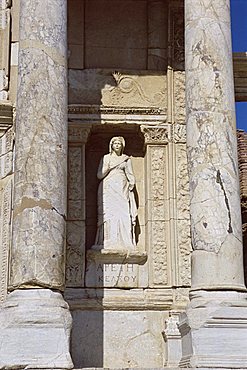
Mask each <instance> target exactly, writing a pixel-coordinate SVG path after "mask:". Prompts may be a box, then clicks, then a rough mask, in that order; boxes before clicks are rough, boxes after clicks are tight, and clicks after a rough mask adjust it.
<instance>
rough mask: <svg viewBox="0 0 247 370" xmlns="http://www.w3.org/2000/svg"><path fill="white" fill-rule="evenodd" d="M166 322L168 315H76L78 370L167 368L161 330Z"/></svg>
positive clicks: (74, 335) (74, 345) (74, 339)
mask: <svg viewBox="0 0 247 370" xmlns="http://www.w3.org/2000/svg"><path fill="white" fill-rule="evenodd" d="M165 318H166V313H165V312H152V311H146V312H142V311H136V312H121V311H118V312H114V311H105V312H104V313H103V312H100V311H98V312H97V311H95V312H92V311H74V312H73V323H74V326H73V329H72V348H73V349H72V357H73V361H74V364H75V367H83V368H84V367H85V368H87V367H92V366H93V367H102V366H103V367H105V368H110V367H112V364H113V363H114V366H115V367H118V368H126V367H128V366H130V367H132V368H135V367H141V368H152V367H156V368H157V367H161V366H163V363H164V359H163V355H162V353H163V346H164V340H163V337H162V334H161V330H160V329H161V328H162V326H163V323H164V320H165ZM123 343H124V345H123ZM96 348H97V349H98V350H97V351H95V349H96ZM150 349H151V351H150Z"/></svg>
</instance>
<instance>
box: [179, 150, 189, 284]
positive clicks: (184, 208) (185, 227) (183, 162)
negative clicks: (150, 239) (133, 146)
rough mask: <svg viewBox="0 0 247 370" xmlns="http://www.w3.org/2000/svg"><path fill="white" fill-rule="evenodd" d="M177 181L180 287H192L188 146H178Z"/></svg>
mask: <svg viewBox="0 0 247 370" xmlns="http://www.w3.org/2000/svg"><path fill="white" fill-rule="evenodd" d="M176 168H177V172H176V179H177V215H178V218H177V238H178V264H179V283H180V285H184V286H186V285H190V279H191V239H190V211H189V178H188V171H187V154H186V145H184V144H177V145H176Z"/></svg>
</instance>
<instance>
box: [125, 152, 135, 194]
mask: <svg viewBox="0 0 247 370" xmlns="http://www.w3.org/2000/svg"><path fill="white" fill-rule="evenodd" d="M125 173H126V177H127V179H128V181H129V188H130V190H133V188H134V186H135V183H136V179H135V176H134V173H133V169H132V163H131V159H130V158H129V159H128V160H127V161H126V167H125Z"/></svg>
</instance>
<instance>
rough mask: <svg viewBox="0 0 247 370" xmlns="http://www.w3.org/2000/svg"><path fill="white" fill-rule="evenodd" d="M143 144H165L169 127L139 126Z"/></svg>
mask: <svg viewBox="0 0 247 370" xmlns="http://www.w3.org/2000/svg"><path fill="white" fill-rule="evenodd" d="M141 131H142V133H143V135H144V140H145V144H146V145H147V144H166V143H168V140H169V126H167V125H166V126H162V127H160V126H158V127H157V126H145V125H142V126H141Z"/></svg>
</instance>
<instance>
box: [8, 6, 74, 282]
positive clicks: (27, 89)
mask: <svg viewBox="0 0 247 370" xmlns="http://www.w3.org/2000/svg"><path fill="white" fill-rule="evenodd" d="M66 7H67V3H66V1H65V0H56V1H52V0H42V1H41V0H21V2H20V11H21V13H20V50H19V85H18V97H17V122H16V159H15V188H14V215H13V245H12V252H11V255H12V260H11V278H10V284H11V287H12V288H17V287H27V286H28V287H37V286H43V287H51V288H56V289H63V286H64V244H65V214H66V199H67V197H66V182H67V36H66V33H67V14H66V11H67V9H66Z"/></svg>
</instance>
